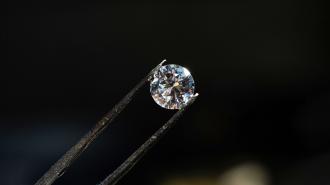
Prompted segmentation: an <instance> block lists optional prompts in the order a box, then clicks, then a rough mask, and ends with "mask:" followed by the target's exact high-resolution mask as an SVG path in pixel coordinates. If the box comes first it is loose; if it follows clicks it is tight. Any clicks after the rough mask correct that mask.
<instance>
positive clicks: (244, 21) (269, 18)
mask: <svg viewBox="0 0 330 185" xmlns="http://www.w3.org/2000/svg"><path fill="white" fill-rule="evenodd" d="M325 11H326V6H325V4H324V3H322V2H316V1H315V2H314V1H310V2H306V3H305V2H303V1H287V0H276V1H275V0H274V1H218V2H203V3H171V2H162V3H146V2H145V3H142V2H141V3H129V2H125V3H101V2H99V3H96V2H94V3H85V2H63V3H60V2H56V1H44V2H30V1H24V2H16V1H11V2H8V4H7V15H6V19H7V20H6V21H7V22H6V24H7V25H6V26H7V27H6V29H3V31H5V33H4V34H2V40H3V41H4V42H5V43H6V44H7V50H8V51H7V57H6V59H5V60H6V63H7V64H8V68H5V70H4V72H3V74H4V78H3V80H4V82H3V84H4V85H3V86H2V87H3V92H5V96H4V99H3V100H2V105H3V106H4V108H5V109H4V110H3V111H1V117H0V121H1V122H0V181H1V182H0V184H4V185H7V184H8V185H25V184H33V183H34V182H35V181H36V180H37V179H38V178H39V177H40V176H41V175H42V174H43V173H44V172H45V171H46V170H47V169H48V168H49V167H50V165H51V164H53V163H54V162H55V161H56V160H57V159H58V158H59V157H60V156H61V155H62V154H63V153H64V152H65V151H66V150H67V149H68V148H69V147H70V146H72V145H73V144H74V143H75V142H76V141H77V140H78V139H79V138H80V137H81V136H82V135H83V134H85V133H86V132H87V131H88V130H89V129H90V128H91V127H92V126H93V125H94V124H95V122H96V121H98V119H99V118H100V117H101V116H102V115H103V114H104V113H106V112H107V111H108V110H109V109H110V108H111V107H112V106H113V105H114V104H115V103H117V102H118V101H119V100H120V99H121V98H122V97H123V96H124V95H125V94H126V93H127V92H128V91H129V90H130V89H131V88H132V87H133V86H134V85H135V84H136V83H137V82H138V81H139V80H140V79H141V78H143V77H144V76H145V75H146V74H147V73H148V72H149V70H151V69H152V68H153V67H154V66H156V65H157V64H158V63H159V62H161V61H162V60H163V59H164V58H166V59H167V60H168V63H175V64H179V65H182V66H185V67H187V68H188V69H189V70H190V71H191V73H192V75H193V77H194V79H195V82H196V92H198V93H200V97H199V98H198V99H197V101H196V102H195V103H194V105H193V106H192V107H191V108H190V109H189V110H188V111H187V112H186V113H185V115H184V117H182V119H180V121H179V122H178V125H177V126H176V127H175V128H174V129H173V130H171V131H170V133H169V134H168V135H167V136H166V137H164V138H163V139H162V141H161V142H160V143H159V144H158V145H157V146H156V147H155V148H153V149H152V150H151V151H150V152H149V153H148V154H147V155H146V156H145V158H144V159H143V160H142V161H141V162H140V163H138V165H137V166H136V167H135V168H134V169H133V170H132V171H131V172H130V173H129V174H127V176H125V177H124V179H123V180H122V181H120V183H119V184H122V185H124V184H143V185H149V184H150V185H151V184H160V183H161V182H163V181H164V179H168V178H171V177H172V176H183V177H185V176H191V174H196V175H201V176H203V175H206V176H208V175H210V174H218V175H221V174H222V173H223V172H225V171H226V170H227V169H230V168H231V167H233V166H235V165H239V164H241V163H244V162H249V161H250V162H251V161H253V162H254V163H257V164H259V165H261V166H263V167H264V168H265V169H267V173H268V174H269V176H270V179H271V182H272V184H281V185H282V184H283V185H287V184H288V185H293V184H300V185H305V184H311V185H318V184H320V185H321V184H322V185H323V184H324V185H325V184H329V183H330V149H329V148H330V125H329V124H330V118H329V117H330V108H329V107H330V94H329V92H330V88H329V79H330V78H329V77H330V74H329V65H328V58H327V57H326V52H327V45H326V41H325V37H326V34H327V32H326V29H325V21H326V18H325V17H326V15H325V13H326V12H325ZM173 113H174V111H170V110H165V109H162V108H160V107H159V106H158V105H157V104H155V103H154V102H153V100H152V98H151V96H150V94H149V87H148V86H146V87H144V88H142V90H141V91H139V93H138V95H137V96H136V98H135V99H134V101H133V102H132V103H131V104H130V105H129V106H128V107H127V109H125V111H124V112H123V113H122V114H121V115H120V116H119V117H118V118H117V119H116V121H115V123H114V124H113V125H112V126H111V127H109V128H108V129H107V130H106V131H105V132H104V134H103V135H102V136H101V137H99V138H98V139H97V140H96V142H95V143H93V144H92V145H91V146H90V148H88V150H86V152H85V153H83V155H82V156H81V157H80V158H79V159H78V160H77V161H76V162H75V163H74V164H73V166H72V167H71V168H69V169H68V171H67V173H66V174H64V175H63V176H62V177H61V178H60V179H59V180H58V181H56V183H55V184H64V185H67V184H81V185H84V184H96V183H98V182H99V181H101V180H102V179H103V178H104V177H106V175H107V174H109V173H110V172H111V171H113V170H114V169H115V168H116V167H117V166H118V165H119V164H120V163H121V162H122V161H123V160H124V159H125V158H126V157H127V156H129V154H130V153H131V152H133V151H134V150H135V149H136V148H137V147H138V146H139V145H140V144H142V143H143V141H144V140H145V139H147V138H148V137H149V136H150V135H151V134H152V133H153V132H154V131H155V130H156V129H157V128H159V127H160V126H161V125H162V124H163V123H164V122H165V121H166V120H167V119H169V117H170V116H171V115H172V114H173ZM193 176H194V175H193Z"/></svg>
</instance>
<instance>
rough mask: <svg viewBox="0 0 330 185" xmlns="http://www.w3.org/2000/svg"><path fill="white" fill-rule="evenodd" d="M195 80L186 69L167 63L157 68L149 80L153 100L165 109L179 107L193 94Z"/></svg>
mask: <svg viewBox="0 0 330 185" xmlns="http://www.w3.org/2000/svg"><path fill="white" fill-rule="evenodd" d="M194 90H195V82H194V79H193V77H192V76H191V74H190V72H189V71H188V69H186V68H184V67H182V66H179V65H176V64H168V65H164V66H162V67H160V68H159V70H158V71H156V72H155V73H154V75H153V78H152V79H151V82H150V93H151V96H152V97H153V99H154V100H155V102H156V103H157V104H158V105H160V106H161V107H163V108H166V109H181V108H182V107H184V106H185V105H186V104H187V103H188V101H189V100H190V99H191V98H192V97H193V96H194Z"/></svg>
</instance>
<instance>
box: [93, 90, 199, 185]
mask: <svg viewBox="0 0 330 185" xmlns="http://www.w3.org/2000/svg"><path fill="white" fill-rule="evenodd" d="M197 96H198V94H195V95H194V96H193V97H192V99H191V100H190V101H189V102H188V103H187V105H186V106H184V107H183V108H181V109H180V110H178V111H177V112H176V113H175V114H174V115H173V116H172V117H171V118H170V119H169V120H168V121H167V122H166V123H165V124H164V125H163V126H162V127H161V128H159V129H158V130H157V131H156V132H155V133H154V134H153V135H152V136H151V137H150V138H149V139H148V140H147V141H146V142H145V143H143V144H142V145H141V146H140V147H139V148H138V149H137V150H135V152H134V153H133V154H132V155H131V156H129V157H128V158H127V159H126V161H125V162H123V163H122V164H121V165H120V166H119V167H118V168H117V169H116V170H115V171H114V172H112V173H111V174H110V175H108V176H107V177H106V178H105V179H104V180H103V181H102V182H101V183H100V184H99V185H114V184H116V183H117V182H118V181H119V180H120V179H121V178H122V177H123V176H124V175H125V174H127V173H128V172H129V171H130V170H131V169H132V168H133V167H134V165H135V164H136V163H137V162H138V161H139V160H140V159H141V158H142V157H143V156H144V155H145V154H146V153H147V152H148V151H149V149H151V148H152V147H153V146H154V145H155V144H156V143H157V142H158V141H159V140H160V139H161V137H162V136H164V135H165V134H166V133H167V132H168V131H169V130H170V129H171V128H172V127H173V126H174V125H175V123H176V121H177V120H178V119H179V118H180V117H181V116H182V114H183V112H184V111H185V110H186V109H187V108H188V107H189V106H190V105H191V104H192V103H194V101H195V99H196V98H197Z"/></svg>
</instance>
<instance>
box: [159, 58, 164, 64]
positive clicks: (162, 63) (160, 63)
mask: <svg viewBox="0 0 330 185" xmlns="http://www.w3.org/2000/svg"><path fill="white" fill-rule="evenodd" d="M165 62H166V58H165V59H164V60H163V61H162V62H161V63H160V64H159V65H160V66H162V65H163V64H164V63H165Z"/></svg>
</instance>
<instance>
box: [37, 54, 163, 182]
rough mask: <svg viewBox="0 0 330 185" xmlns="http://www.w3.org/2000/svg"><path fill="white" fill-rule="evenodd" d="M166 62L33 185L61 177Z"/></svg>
mask: <svg viewBox="0 0 330 185" xmlns="http://www.w3.org/2000/svg"><path fill="white" fill-rule="evenodd" d="M165 61H166V60H163V61H162V62H161V63H160V64H158V65H157V66H156V67H155V68H154V69H153V70H151V72H150V73H149V74H148V75H147V76H146V77H145V78H143V79H142V80H141V81H140V82H139V83H138V84H137V85H136V86H135V87H134V88H133V89H132V90H131V91H130V92H129V93H128V94H127V95H126V96H125V97H124V98H123V99H122V100H121V101H120V102H119V103H118V104H117V105H115V106H114V107H113V108H112V109H111V110H110V111H109V112H108V113H106V114H105V115H104V117H103V118H102V119H101V120H100V121H99V122H97V123H96V125H95V126H94V127H93V129H91V130H90V131H89V132H88V133H87V134H85V135H84V136H83V137H82V138H81V139H80V140H79V141H78V142H77V143H76V144H75V145H74V146H72V147H71V148H70V149H69V150H68V151H67V152H66V153H65V154H64V155H63V156H62V157H61V158H60V159H59V160H58V161H56V162H55V164H53V165H52V166H51V167H50V169H49V170H48V171H47V172H46V173H45V174H44V175H43V176H42V177H41V178H40V179H39V180H38V181H37V182H36V183H35V185H50V184H53V182H54V181H55V180H56V179H58V178H59V177H61V176H62V175H63V174H64V173H65V171H66V169H67V168H69V167H70V166H71V164H72V163H73V162H74V161H75V160H76V159H77V158H78V157H79V156H80V155H81V154H82V153H83V152H84V151H85V150H86V148H87V147H88V146H89V145H90V144H91V143H92V142H93V141H94V140H95V139H96V138H97V137H98V136H99V135H100V134H101V133H102V132H103V131H104V129H106V128H107V126H109V124H110V123H111V122H112V121H113V120H114V119H115V118H116V117H117V116H118V115H119V114H120V113H121V111H122V110H124V108H125V107H126V106H127V105H128V103H129V102H130V101H131V100H132V99H133V97H134V95H135V93H136V92H137V91H138V90H139V89H140V88H141V87H142V86H143V85H144V84H145V83H146V82H147V81H148V79H149V77H150V76H151V75H152V74H153V73H154V72H155V71H157V70H158V69H159V68H160V67H161V66H162V64H163V63H164V62H165Z"/></svg>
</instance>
